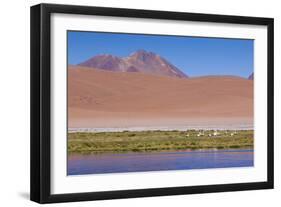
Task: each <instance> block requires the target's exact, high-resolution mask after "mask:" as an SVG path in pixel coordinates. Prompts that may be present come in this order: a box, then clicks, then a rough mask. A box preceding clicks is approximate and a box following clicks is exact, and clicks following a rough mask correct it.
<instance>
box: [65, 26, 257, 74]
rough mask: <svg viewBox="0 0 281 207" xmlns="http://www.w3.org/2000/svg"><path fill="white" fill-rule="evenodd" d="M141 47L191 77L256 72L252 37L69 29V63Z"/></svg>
mask: <svg viewBox="0 0 281 207" xmlns="http://www.w3.org/2000/svg"><path fill="white" fill-rule="evenodd" d="M139 49H144V50H147V51H151V52H154V53H157V54H159V55H160V56H162V57H163V58H165V59H166V60H168V61H169V62H170V63H172V64H173V65H175V66H176V67H178V68H179V69H180V70H182V71H183V72H184V73H185V74H187V75H189V76H204V75H236V76H242V77H248V76H249V75H250V74H251V73H252V72H253V64H254V63H253V61H254V59H253V55H254V54H253V53H254V41H253V40H243V39H223V38H203V37H200V38H198V37H181V36H162V35H138V34H120V33H119V34H115V33H100V32H76V31H68V64H72V65H74V64H78V63H80V62H83V61H85V60H87V59H89V58H91V57H93V56H95V55H98V54H111V55H115V56H119V57H125V56H128V55H130V54H131V53H133V52H135V51H136V50H139Z"/></svg>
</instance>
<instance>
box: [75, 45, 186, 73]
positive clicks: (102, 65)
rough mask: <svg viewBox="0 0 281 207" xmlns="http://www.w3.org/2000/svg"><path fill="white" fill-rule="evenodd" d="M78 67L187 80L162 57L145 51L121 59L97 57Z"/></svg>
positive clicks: (107, 56)
mask: <svg viewBox="0 0 281 207" xmlns="http://www.w3.org/2000/svg"><path fill="white" fill-rule="evenodd" d="M78 65H79V66H85V67H91V68H96V69H103V70H107V71H115V72H140V73H146V74H153V75H163V76H170V77H178V78H188V76H187V75H186V74H184V73H183V72H182V71H181V70H180V69H178V68H177V67H176V66H174V65H173V64H171V63H169V62H168V61H167V60H166V59H164V58H163V57H161V56H159V55H157V54H155V53H153V52H147V51H145V50H138V51H136V52H135V53H132V54H131V55H129V56H128V57H123V58H121V57H117V56H113V55H97V56H94V57H92V58H90V59H88V60H86V61H85V62H82V63H80V64H78Z"/></svg>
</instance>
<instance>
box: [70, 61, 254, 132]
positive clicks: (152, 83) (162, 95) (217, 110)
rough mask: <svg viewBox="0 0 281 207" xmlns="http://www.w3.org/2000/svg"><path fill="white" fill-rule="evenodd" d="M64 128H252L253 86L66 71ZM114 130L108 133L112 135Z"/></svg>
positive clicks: (235, 80)
mask: <svg viewBox="0 0 281 207" xmlns="http://www.w3.org/2000/svg"><path fill="white" fill-rule="evenodd" d="M68 127H69V129H77V128H78V129H79V128H80V129H82V128H90V129H91V128H101V129H103V128H111V129H115V128H116V129H117V128H119V129H120V128H123V129H126V128H134V130H136V129H138V128H139V129H141V130H143V129H158V128H159V129H165V128H167V127H168V128H169V129H180V128H185V129H187V128H201V129H202V128H239V129H242V128H247V129H252V128H253V81H252V80H247V79H244V78H240V77H234V76H205V77H197V78H177V77H165V76H157V75H148V74H142V73H136V72H110V71H104V70H96V69H93V68H86V67H81V66H70V67H69V68H68ZM113 131H114V130H113Z"/></svg>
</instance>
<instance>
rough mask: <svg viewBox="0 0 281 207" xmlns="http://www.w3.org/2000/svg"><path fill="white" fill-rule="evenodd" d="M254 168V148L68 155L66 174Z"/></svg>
mask: <svg viewBox="0 0 281 207" xmlns="http://www.w3.org/2000/svg"><path fill="white" fill-rule="evenodd" d="M252 166H254V153H253V149H235V150H234V149H233V150H231V149H227V150H187V151H166V152H138V153H135V152H130V153H100V154H99V153H93V154H69V156H68V166H67V174H68V175H85V174H102V173H127V172H146V171H166V170H192V169H209V168H229V167H252Z"/></svg>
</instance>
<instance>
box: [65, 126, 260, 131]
mask: <svg viewBox="0 0 281 207" xmlns="http://www.w3.org/2000/svg"><path fill="white" fill-rule="evenodd" d="M173 130H177V131H187V130H203V131H208V130H219V131H226V130H239V131H241V130H254V127H253V125H251V124H249V125H245V124H243V125H233V126H217V125H213V126H178V127H170V126H157V127H150V126H143V127H111V128H108V127H104V128H103V127H100V128H90V127H78V128H68V133H77V132H89V133H91V132H124V131H129V132H135V131H136V132H141V131H173Z"/></svg>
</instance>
